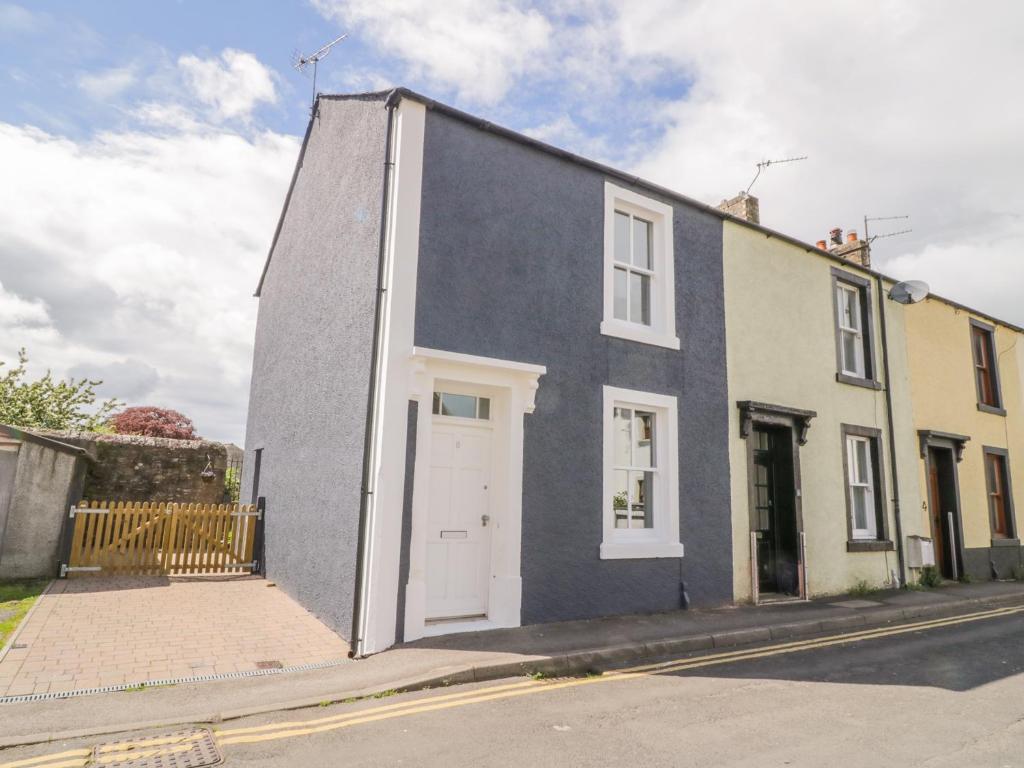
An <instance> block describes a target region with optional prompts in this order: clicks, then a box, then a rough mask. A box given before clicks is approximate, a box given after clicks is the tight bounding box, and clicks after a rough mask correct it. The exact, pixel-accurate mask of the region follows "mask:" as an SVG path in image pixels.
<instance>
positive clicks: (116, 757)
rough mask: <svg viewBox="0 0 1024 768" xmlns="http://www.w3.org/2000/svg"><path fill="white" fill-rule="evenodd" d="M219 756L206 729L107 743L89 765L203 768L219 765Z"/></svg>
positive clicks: (193, 729)
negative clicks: (204, 767)
mask: <svg viewBox="0 0 1024 768" xmlns="http://www.w3.org/2000/svg"><path fill="white" fill-rule="evenodd" d="M221 759H222V758H221V756H220V752H218V751H217V743H216V742H215V741H214V740H213V734H212V733H211V732H210V731H209V730H208V729H206V728H188V729H185V730H181V731H172V732H170V733H163V734H159V735H156V736H146V737H143V738H133V739H122V740H121V741H109V742H107V743H106V744H100V745H98V746H96V748H95V749H93V751H92V762H90V763H89V765H101V766H103V768H203V766H207V765H219V764H220V762H221Z"/></svg>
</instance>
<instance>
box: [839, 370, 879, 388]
mask: <svg viewBox="0 0 1024 768" xmlns="http://www.w3.org/2000/svg"><path fill="white" fill-rule="evenodd" d="M836 381H838V382H839V383H840V384H850V385H852V386H854V387H864V388H865V389H875V390H879V389H881V388H882V384H881V383H880V382H877V381H875V380H874V379H862V378H860V377H859V376H850V375H849V374H847V373H837V374H836Z"/></svg>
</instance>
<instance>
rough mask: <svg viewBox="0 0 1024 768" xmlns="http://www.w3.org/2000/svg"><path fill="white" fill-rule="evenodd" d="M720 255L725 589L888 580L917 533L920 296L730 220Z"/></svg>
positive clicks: (761, 590)
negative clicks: (913, 388)
mask: <svg viewBox="0 0 1024 768" xmlns="http://www.w3.org/2000/svg"><path fill="white" fill-rule="evenodd" d="M821 245H823V243H820V244H819V246H821ZM723 260H724V284H725V315H726V342H727V362H728V392H729V405H730V414H729V419H730V464H731V484H732V494H731V496H732V529H733V545H734V550H733V551H734V566H735V567H734V594H735V599H736V600H737V601H744V600H751V599H754V600H759V601H764V600H769V599H779V598H785V597H808V596H809V597H813V596H816V595H826V594H832V593H840V592H844V591H847V590H849V589H850V588H851V587H853V586H854V585H856V584H857V583H858V582H860V581H865V582H867V583H868V584H869V585H871V586H877V587H880V586H895V585H896V584H898V583H899V582H900V580H901V576H900V570H901V560H902V558H903V554H904V553H902V552H900V551H899V550H900V548H901V546H903V545H905V542H906V540H907V539H906V537H907V536H914V535H927V527H926V524H925V523H926V521H925V520H924V518H923V517H922V516H921V515H920V514H919V513H918V510H920V508H921V501H922V496H921V493H922V492H921V487H920V483H919V478H918V477H917V476H916V474H914V472H913V468H914V467H915V466H916V465H917V463H919V458H918V444H917V440H916V437H915V432H914V425H913V424H912V416H911V414H912V409H911V404H910V397H911V392H910V381H909V376H908V372H907V366H908V363H907V349H906V343H905V339H906V336H905V331H904V323H905V318H906V316H908V315H909V314H910V313H911V312H913V311H915V310H916V309H917V307H915V306H910V307H906V306H902V305H900V304H897V303H896V302H894V301H892V300H890V299H888V298H887V297H886V295H887V293H888V290H889V288H890V287H891V285H892V283H891V282H889V281H886V280H885V279H884V278H882V277H881V276H879V275H877V274H876V273H874V272H872V271H870V270H869V269H865V268H863V267H862V266H860V264H859V263H858V262H856V261H848V260H846V259H844V258H841V257H839V256H836V255H834V254H829V253H826V252H825V251H823V250H821V249H820V248H818V249H816V248H812V247H810V246H808V245H805V244H801V243H799V242H797V241H794V240H790V239H788V238H785V237H783V236H779V235H775V234H772V233H769V232H767V231H765V230H761V231H759V230H756V229H752V228H750V227H749V226H746V225H744V224H741V223H739V222H734V221H730V220H726V221H725V222H724V233H723ZM883 312H884V318H883V315H882V313H883ZM883 320H884V323H885V324H886V326H887V334H886V335H887V338H888V344H887V347H888V349H887V350H886V349H885V346H886V345H885V344H883V337H882V323H883ZM886 352H887V355H886ZM886 357H887V358H888V366H887V365H886ZM887 382H889V383H890V386H891V404H890V403H889V402H888V399H887V397H886V384H887ZM890 411H891V413H890ZM890 425H892V426H893V427H894V429H893V430H892V431H893V436H892V437H891V436H890ZM893 447H895V448H893ZM894 450H895V455H896V459H897V461H896V462H895V465H894V463H893V461H892V454H893V451H894ZM894 478H898V481H894ZM896 490H898V492H899V493H898V499H899V504H900V506H901V508H902V510H904V514H903V515H902V517H903V520H902V524H901V523H900V522H899V521H898V520H897V516H896V502H895V499H896V498H897V495H896V493H895V491H896ZM908 510H909V513H910V514H906V511H908ZM901 528H902V531H901V530H900V529H901ZM901 533H902V536H901V535H900V534H901ZM906 575H907V574H906V573H905V572H904V578H905V577H906ZM911 577H912V578H916V577H915V576H913V575H912V574H911Z"/></svg>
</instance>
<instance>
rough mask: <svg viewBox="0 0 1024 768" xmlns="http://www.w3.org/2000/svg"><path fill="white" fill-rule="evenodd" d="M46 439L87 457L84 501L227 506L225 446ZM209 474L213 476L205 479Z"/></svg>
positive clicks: (89, 436)
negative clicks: (86, 453)
mask: <svg viewBox="0 0 1024 768" xmlns="http://www.w3.org/2000/svg"><path fill="white" fill-rule="evenodd" d="M42 434H47V435H48V436H51V437H54V438H56V439H59V440H62V441H64V442H66V443H70V444H71V445H76V446H78V447H80V448H84V449H85V450H86V451H87V452H88V454H89V456H90V458H91V459H92V461H90V462H89V466H88V468H87V470H86V475H85V487H84V490H83V498H85V499H90V500H91V499H96V500H106V501H168V502H176V503H179V504H220V503H222V502H225V501H227V497H226V496H225V491H224V472H225V469H226V468H227V455H228V449H227V447H226V446H225V445H224V444H223V443H215V442H211V441H208V440H171V439H168V438H163V437H142V436H138V435H98V434H94V433H87V432H84V433H67V432H45V433H42ZM207 465H209V467H207ZM207 469H209V472H212V476H205V477H204V471H206V470H207ZM209 472H207V474H208V475H209Z"/></svg>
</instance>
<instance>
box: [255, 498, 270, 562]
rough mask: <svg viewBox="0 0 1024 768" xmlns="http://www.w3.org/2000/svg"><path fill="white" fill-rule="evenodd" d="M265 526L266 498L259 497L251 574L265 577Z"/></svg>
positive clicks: (257, 500)
mask: <svg viewBox="0 0 1024 768" xmlns="http://www.w3.org/2000/svg"><path fill="white" fill-rule="evenodd" d="M266 524H267V497H266V496H260V497H258V498H257V499H256V531H255V532H254V533H253V542H252V556H253V560H255V561H256V566H255V567H254V568H253V569H252V572H253V573H255V574H257V575H259V576H263V577H264V578H266V576H267V559H266V547H265V546H264V534H263V530H264V526H266Z"/></svg>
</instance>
